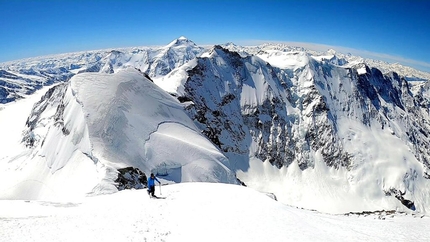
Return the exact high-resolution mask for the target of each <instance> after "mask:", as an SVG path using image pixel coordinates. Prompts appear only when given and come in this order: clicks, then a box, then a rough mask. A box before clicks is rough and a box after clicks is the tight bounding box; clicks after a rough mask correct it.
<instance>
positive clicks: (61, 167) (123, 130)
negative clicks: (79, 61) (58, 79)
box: [2, 69, 236, 199]
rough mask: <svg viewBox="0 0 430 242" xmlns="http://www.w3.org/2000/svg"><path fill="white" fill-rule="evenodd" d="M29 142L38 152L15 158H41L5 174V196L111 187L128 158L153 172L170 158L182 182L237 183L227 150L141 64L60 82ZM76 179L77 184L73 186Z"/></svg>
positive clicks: (31, 126)
mask: <svg viewBox="0 0 430 242" xmlns="http://www.w3.org/2000/svg"><path fill="white" fill-rule="evenodd" d="M94 93H97V94H98V95H94ZM41 103H45V104H44V105H43V106H42V107H43V108H39V107H41V106H40V104H41ZM139 104H144V105H139ZM167 130H168V131H169V132H166V131H167ZM23 142H24V143H25V144H26V145H27V147H28V149H29V150H27V151H25V153H28V152H30V153H31V155H28V156H27V157H22V156H21V155H20V156H18V158H17V159H16V158H12V159H11V160H9V162H12V163H20V162H25V163H27V162H29V161H30V160H31V161H32V162H31V163H32V164H33V165H29V166H26V167H24V168H23V169H22V170H18V171H15V172H10V173H9V172H6V173H4V174H2V178H3V181H2V186H3V187H4V188H6V189H2V192H3V195H2V197H3V198H15V199H16V198H20V199H52V198H55V197H57V198H60V199H61V198H62V197H67V198H70V197H73V196H78V197H79V196H83V195H85V194H88V193H92V194H99V193H110V192H113V191H116V188H115V187H114V180H115V179H116V176H117V175H116V168H122V167H128V166H132V167H137V168H139V169H141V170H143V171H146V172H149V171H152V170H154V169H155V170H156V169H157V167H159V166H161V167H162V168H164V167H165V166H166V165H168V166H169V167H170V168H171V169H174V171H175V173H173V174H172V175H171V176H167V177H164V179H165V180H170V181H174V182H186V181H206V182H229V183H236V179H235V177H234V175H233V174H232V172H231V171H230V170H229V169H228V168H227V167H226V165H227V164H228V161H227V159H226V158H225V156H224V155H223V154H221V153H220V152H219V151H218V150H217V149H216V148H215V147H213V145H212V144H211V143H210V142H209V141H207V140H206V139H205V138H204V137H203V136H201V135H200V134H199V132H198V130H197V129H196V127H195V126H194V124H193V122H192V121H191V120H190V119H189V117H188V116H187V115H186V114H185V112H184V111H183V108H182V106H181V105H180V104H179V102H178V101H177V100H175V99H174V98H172V97H171V96H170V95H169V94H167V93H166V92H164V91H162V90H161V89H160V88H158V87H157V86H155V85H154V84H153V83H152V82H151V81H149V80H148V79H147V78H146V77H144V75H143V74H142V73H141V72H139V71H137V70H135V69H127V70H124V71H119V72H118V73H115V74H103V73H85V74H80V75H76V76H74V77H73V78H72V79H71V80H70V81H69V82H68V84H61V85H59V86H56V87H54V88H53V89H51V91H50V92H49V93H48V94H47V95H45V96H44V97H43V98H42V102H39V105H36V106H35V109H34V110H33V113H32V115H31V116H30V118H29V120H28V122H27V129H26V131H25V133H24V137H23ZM162 146H164V148H166V149H168V150H170V152H165V151H164V149H162V150H160V149H159V147H162ZM176 150H180V151H185V152H186V154H188V155H187V156H178V153H179V152H175V151H176ZM34 163H39V164H37V165H36V164H34ZM2 165H5V166H6V167H7V166H8V164H7V163H6V164H5V163H2ZM3 171H4V170H3ZM196 171H198V172H196ZM84 172H85V173H84ZM78 174H81V175H82V176H83V177H82V176H80V175H78ZM11 176H16V177H19V179H16V180H15V181H14V180H9V179H10V177H11ZM69 176H70V177H69ZM56 178H58V179H67V180H65V181H62V182H59V181H58V180H57V179H56ZM21 179H23V180H21ZM75 179H76V180H75ZM29 180H33V181H37V183H36V184H31V183H28V182H27V181H29ZM77 180H79V182H78V181H77ZM68 184H69V185H70V186H72V185H74V186H75V187H74V188H73V189H70V190H68V188H67V186H68ZM77 184H81V186H78V185H77ZM21 186H25V189H24V188H21ZM45 187H47V188H49V189H48V190H47V191H46V189H45ZM12 188H13V189H12ZM28 190H31V193H30V192H29V191H28ZM20 191H21V192H22V193H21V194H19V192H20ZM15 192H18V194H15Z"/></svg>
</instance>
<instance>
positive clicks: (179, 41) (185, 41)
mask: <svg viewBox="0 0 430 242" xmlns="http://www.w3.org/2000/svg"><path fill="white" fill-rule="evenodd" d="M182 45H191V46H196V44H195V43H194V42H193V41H191V40H189V39H187V38H186V37H185V36H181V37H179V38H177V39H175V40H173V41H172V42H170V44H168V45H167V46H168V47H175V46H182Z"/></svg>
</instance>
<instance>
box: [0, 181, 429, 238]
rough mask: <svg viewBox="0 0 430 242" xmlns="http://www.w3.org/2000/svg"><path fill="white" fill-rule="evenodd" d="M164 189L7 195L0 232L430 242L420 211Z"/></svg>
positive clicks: (219, 187) (192, 186) (235, 190)
mask: <svg viewBox="0 0 430 242" xmlns="http://www.w3.org/2000/svg"><path fill="white" fill-rule="evenodd" d="M156 192H157V195H159V193H160V190H159V189H158V187H157V189H156ZM161 192H162V196H164V197H166V198H165V199H150V198H148V196H147V194H146V192H145V191H142V190H127V191H121V192H118V193H116V194H110V195H103V196H98V197H89V198H85V199H82V200H79V201H72V202H68V203H58V202H46V201H0V206H1V207H2V209H1V210H0V217H1V218H2V219H0V228H1V230H0V236H1V238H2V240H4V241H9V242H14V241H21V242H25V241H82V240H87V241H88V240H90V241H154V242H155V241H365V240H370V241H425V240H426V239H427V238H429V236H430V232H429V231H430V223H429V218H428V217H426V216H425V217H422V215H418V214H413V215H406V214H399V213H392V212H390V211H387V212H380V213H376V214H368V215H366V214H363V215H358V214H350V215H327V214H321V213H318V212H312V211H307V210H300V209H297V208H292V207H289V206H285V205H283V204H281V203H279V202H276V201H275V200H273V199H271V198H269V197H268V196H266V195H265V194H262V193H258V192H256V191H253V190H251V189H249V188H245V187H240V186H233V185H226V184H208V183H184V184H175V185H169V186H163V187H162V189H161Z"/></svg>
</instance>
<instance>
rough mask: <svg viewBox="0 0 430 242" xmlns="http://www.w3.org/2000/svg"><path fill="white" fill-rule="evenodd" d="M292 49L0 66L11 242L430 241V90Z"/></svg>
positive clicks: (184, 43) (3, 210)
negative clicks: (136, 175) (152, 186)
mask: <svg viewBox="0 0 430 242" xmlns="http://www.w3.org/2000/svg"><path fill="white" fill-rule="evenodd" d="M281 47H282V46H270V45H267V46H261V47H256V48H251V47H250V48H245V49H242V50H241V51H240V52H233V51H232V50H234V49H236V48H239V47H238V46H233V45H231V46H230V48H232V50H228V49H225V48H223V47H222V46H218V45H217V46H214V47H212V48H210V49H206V48H202V47H199V46H197V45H195V44H194V43H193V42H192V41H189V40H187V39H186V38H184V37H181V38H179V39H177V40H174V41H172V42H171V43H170V44H169V45H167V46H165V47H160V48H154V49H151V48H143V49H139V48H137V49H133V50H131V49H130V50H128V51H127V50H122V51H118V50H111V51H104V52H91V53H87V54H85V53H80V54H75V55H70V56H69V55H67V54H65V55H64V56H62V57H61V56H57V57H55V56H54V57H52V58H49V59H43V58H42V59H34V60H33V61H28V62H25V61H24V62H16V63H9V64H8V65H4V66H2V65H0V68H6V67H7V71H3V72H2V73H3V74H2V73H0V74H1V75H2V76H0V77H2V78H3V79H5V80H6V79H7V80H8V81H10V83H12V84H20V83H19V82H24V83H25V84H26V85H27V82H29V83H30V84H31V83H32V80H30V79H31V78H30V76H33V77H32V78H35V80H39V79H40V78H41V75H42V74H43V75H44V76H45V79H43V80H44V82H46V84H43V85H51V84H53V85H51V86H50V87H45V88H42V89H41V90H39V91H35V90H37V88H41V86H40V87H39V86H38V85H33V86H32V85H29V86H28V87H27V86H25V85H24V86H22V88H21V85H9V86H10V87H14V88H16V90H15V89H14V88H11V89H7V92H2V93H3V96H4V97H3V98H4V99H3V101H7V103H4V104H3V103H2V104H0V137H1V138H0V241H8V242H9V241H78V240H85V241H263V240H264V241H425V240H429V238H430V223H429V222H430V221H429V217H428V216H429V214H428V213H429V211H430V196H429V194H430V186H429V181H430V180H429V178H430V175H429V174H430V168H429V163H428V157H430V152H429V151H428V149H427V148H428V147H430V143H429V139H428V137H429V135H430V125H429V123H428V122H427V121H428V120H430V116H429V112H428V108H429V107H430V102H429V101H428V100H429V97H430V95H429V93H430V91H429V90H430V89H429V85H428V83H425V84H424V83H419V84H414V85H413V86H411V88H410V87H409V84H408V82H406V80H405V79H403V78H401V77H399V76H397V74H394V73H390V74H387V75H383V74H382V73H381V72H380V71H379V70H376V69H372V68H369V66H367V65H365V63H364V62H360V61H354V62H348V61H347V60H346V59H345V58H346V57H345V58H339V56H338V55H337V54H335V52H333V51H329V52H327V53H325V54H324V55H318V56H315V55H312V53H310V52H307V51H303V50H299V49H288V50H282V48H281ZM273 48H274V49H273ZM279 48H281V49H279ZM205 51H206V52H205ZM199 56H200V57H199ZM60 57H61V58H60ZM197 57H198V58H197ZM51 62H52V63H51ZM48 63H51V64H52V65H53V67H52V70H51V69H50V70H46V69H44V66H45V65H47V64H48ZM64 66H66V67H67V68H66V67H64ZM30 67H31V68H30ZM54 67H55V68H54ZM0 71H1V70H0ZM47 71H48V72H47ZM31 73H33V74H31ZM44 73H45V74H46V73H48V74H49V75H47V74H46V75H45V74H44ZM75 74H76V75H75ZM72 76H73V77H72ZM27 77H28V78H27ZM52 78H54V79H52ZM69 78H70V79H69ZM41 80H42V79H41ZM0 81H2V80H0ZM33 84H34V83H33ZM54 84H55V85H54ZM24 87H25V88H24ZM36 87H37V88H36ZM8 88H9V87H8ZM26 88H28V90H27V89H26ZM5 90H6V89H5ZM18 90H19V91H18ZM33 90H34V91H35V92H34V93H33ZM0 91H1V90H0ZM0 94H1V92H0ZM18 94H19V95H18ZM21 97H25V98H23V99H20V98H21ZM130 167H131V168H133V169H135V171H136V169H137V168H138V169H139V170H140V171H142V172H144V173H145V174H146V175H149V174H150V173H156V174H158V175H159V176H160V177H159V178H160V180H161V181H162V182H163V184H165V185H166V186H162V187H157V189H156V193H157V195H160V196H161V197H162V199H150V198H149V197H148V195H147V193H146V191H145V190H125V191H118V190H121V189H122V188H123V187H126V186H119V185H118V181H117V180H116V179H117V178H118V176H119V175H118V172H119V171H118V170H119V169H121V170H122V169H124V168H125V169H128V168H130ZM140 174H141V173H140ZM122 175H124V174H122ZM127 175H128V176H129V177H130V176H132V175H130V173H127V174H126V175H124V177H125V176H127ZM136 180H138V179H135V180H134V181H136ZM138 182H139V183H138V184H133V185H131V186H130V187H134V188H139V187H143V184H142V183H141V180H140V181H138ZM239 183H242V184H246V186H247V187H244V186H239V185H238V184H239ZM167 184H168V185H167ZM136 185H138V186H136Z"/></svg>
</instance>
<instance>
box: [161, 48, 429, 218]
mask: <svg viewBox="0 0 430 242" xmlns="http://www.w3.org/2000/svg"><path fill="white" fill-rule="evenodd" d="M271 54H273V55H275V58H274V59H271ZM271 54H270V55H265V54H262V56H263V57H265V58H267V59H268V60H271V61H272V63H273V65H277V66H278V67H279V68H276V67H273V66H272V65H270V64H268V63H266V62H264V61H263V60H262V59H261V58H259V57H255V56H240V55H239V54H237V53H236V52H231V51H228V50H226V49H224V48H222V47H220V46H216V47H214V48H213V49H212V50H211V51H210V52H209V53H208V54H206V55H204V56H202V58H198V59H197V61H196V62H195V63H193V65H191V66H187V67H184V68H179V70H174V71H173V72H172V73H181V75H168V76H166V78H165V79H164V81H165V82H170V83H183V89H182V88H176V90H178V92H177V93H176V94H177V95H178V96H179V100H182V101H184V102H186V103H187V104H188V106H187V108H186V109H187V111H188V113H189V115H190V117H191V118H192V119H193V120H194V121H195V123H196V125H197V126H198V127H199V128H200V129H201V130H203V133H204V134H205V135H206V136H207V137H208V138H209V139H210V140H211V141H212V142H213V143H214V144H216V145H217V146H218V147H219V148H220V149H221V150H222V151H223V152H224V154H225V155H226V156H227V157H229V158H230V160H231V161H232V165H233V169H236V170H237V175H238V177H239V178H240V179H241V180H242V181H244V182H245V183H246V184H248V185H250V186H252V187H255V188H257V189H259V190H262V191H271V192H275V193H276V194H277V195H278V197H279V199H280V200H281V201H284V202H286V203H288V204H294V205H296V206H300V207H307V208H314V209H318V210H321V211H326V212H333V213H337V212H346V211H353V210H355V209H358V210H378V209H381V208H383V209H392V208H398V209H407V208H406V207H404V206H403V205H402V203H403V204H405V203H406V202H405V201H406V200H411V201H415V202H416V203H415V205H414V207H412V208H413V209H419V210H420V211H424V212H425V211H428V209H429V204H430V203H429V202H430V201H429V199H428V197H427V196H425V195H423V194H427V193H428V192H430V190H429V188H428V180H427V178H428V168H429V166H428V163H427V160H426V159H427V158H423V155H422V154H423V153H426V151H423V150H422V148H419V146H417V145H416V143H417V142H418V141H416V140H415V137H417V136H420V140H421V141H419V142H422V143H423V144H424V145H426V142H427V141H426V139H425V138H424V137H423V136H422V135H424V136H425V134H426V132H428V131H426V130H427V128H425V129H422V130H421V131H419V130H417V129H416V127H415V125H411V124H412V123H416V122H417V120H416V117H423V120H426V117H427V115H428V114H427V113H426V112H422V110H421V111H420V110H419V109H417V108H416V107H415V105H414V102H415V101H414V99H415V98H414V96H412V94H411V92H410V91H409V86H408V84H407V83H406V81H405V80H404V79H402V78H400V77H399V76H398V75H396V74H394V73H391V74H389V75H383V74H382V73H381V72H380V71H379V70H377V69H374V68H372V69H370V68H368V67H367V66H365V65H361V64H359V65H356V66H352V67H349V68H345V67H342V66H338V65H336V64H333V58H321V59H318V58H314V57H312V56H310V55H308V54H306V53H304V52H301V53H300V52H294V53H285V54H283V53H278V52H273V53H271ZM272 58H273V57H272ZM362 70H364V71H362ZM176 78H178V79H176ZM188 101H192V103H190V102H188ZM411 113H414V116H412V117H409V116H408V115H407V114H411ZM419 120H421V118H419ZM419 127H426V126H425V121H424V123H423V124H422V125H421V124H420V126H419ZM387 145H388V146H387ZM424 147H425V146H424ZM262 162H264V163H262ZM263 164H264V165H263ZM269 164H271V165H269ZM315 197H318V198H323V199H324V200H326V201H327V202H324V203H320V202H318V203H316V202H315ZM396 197H397V198H396Z"/></svg>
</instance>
